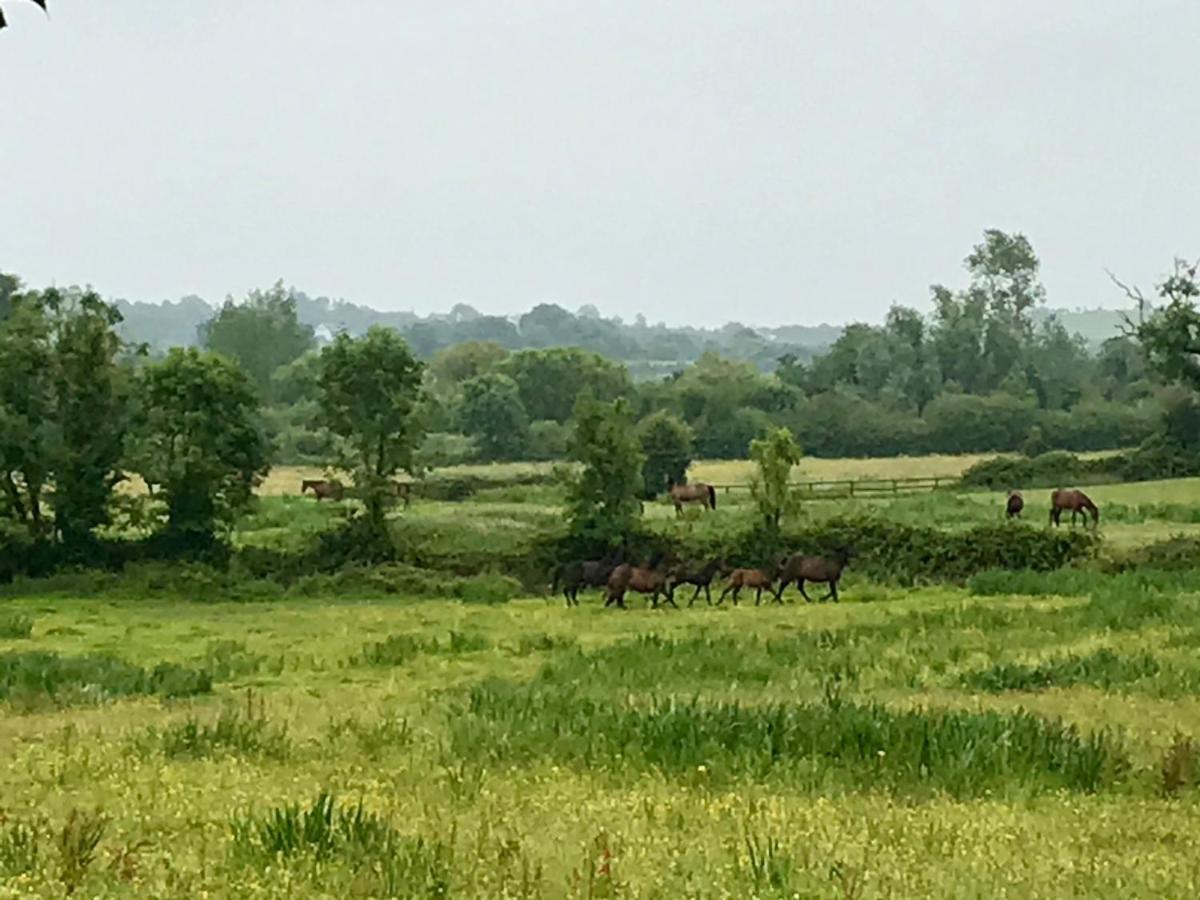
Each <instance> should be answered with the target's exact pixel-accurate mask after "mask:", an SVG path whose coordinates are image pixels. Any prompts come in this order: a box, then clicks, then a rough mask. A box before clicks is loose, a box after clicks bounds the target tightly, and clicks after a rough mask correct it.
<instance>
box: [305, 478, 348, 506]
mask: <svg viewBox="0 0 1200 900" xmlns="http://www.w3.org/2000/svg"><path fill="white" fill-rule="evenodd" d="M308 491H312V492H313V496H314V497H316V498H317V502H318V503H319V502H321V501H322V500H341V499H342V497H344V496H345V494H346V490H345V488H344V487H342V483H341V482H340V481H326V480H325V479H323V478H306V479H304V480H303V481H302V482H300V493H301V494H305V493H307V492H308Z"/></svg>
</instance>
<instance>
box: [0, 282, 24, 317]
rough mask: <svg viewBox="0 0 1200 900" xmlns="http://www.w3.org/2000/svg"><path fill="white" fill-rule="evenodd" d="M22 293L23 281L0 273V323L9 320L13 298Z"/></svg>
mask: <svg viewBox="0 0 1200 900" xmlns="http://www.w3.org/2000/svg"><path fill="white" fill-rule="evenodd" d="M19 293H21V281H20V279H19V278H17V276H15V275H6V274H5V273H4V272H0V322H3V321H4V320H5V319H7V318H8V313H9V311H10V310H11V309H12V300H13V297H15V296H17V294H19Z"/></svg>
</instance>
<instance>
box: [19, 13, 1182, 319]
mask: <svg viewBox="0 0 1200 900" xmlns="http://www.w3.org/2000/svg"><path fill="white" fill-rule="evenodd" d="M4 10H5V13H6V14H7V16H8V18H9V21H10V26H11V27H10V28H8V29H6V30H5V31H3V32H0V80H2V82H3V83H4V84H5V85H6V87H8V88H9V90H8V95H7V97H6V103H5V119H4V121H5V133H6V135H5V137H4V138H0V168H2V170H3V172H4V175H5V187H4V189H3V194H2V195H0V269H3V270H6V271H12V272H14V273H16V274H18V275H19V276H21V277H22V278H24V279H25V280H26V281H27V282H29V283H30V284H33V285H42V284H48V283H58V284H71V283H81V284H82V283H90V284H92V285H94V286H95V287H96V288H97V289H98V290H100V291H101V292H102V293H104V294H105V295H106V296H111V297H115V298H123V299H126V300H129V301H132V302H137V301H148V302H160V301H162V300H167V299H169V300H176V299H178V298H180V297H181V296H184V295H188V294H196V295H198V296H201V297H203V298H204V299H206V300H207V301H209V302H210V303H217V302H220V301H221V300H223V299H224V298H225V296H226V295H233V296H234V297H235V298H240V297H242V296H244V295H245V293H246V292H247V291H248V290H249V289H251V288H256V287H259V288H261V287H267V286H269V285H270V284H271V283H273V282H274V281H275V280H276V279H279V278H282V279H283V280H284V282H285V283H286V284H289V285H293V284H294V285H295V286H296V287H297V288H299V289H301V290H304V291H305V292H307V293H308V294H309V295H311V296H321V295H325V296H329V297H332V298H344V299H346V300H348V301H350V302H353V303H357V304H359V305H363V306H369V307H373V308H376V309H381V310H396V311H398V310H413V311H415V312H417V313H418V314H420V315H427V314H429V313H434V312H446V311H448V310H449V309H450V308H451V307H452V306H453V305H454V304H455V303H466V304H468V305H470V306H472V307H474V308H476V309H478V310H479V311H481V312H483V313H486V314H495V315H510V314H514V313H519V312H521V311H524V310H527V309H529V308H530V307H532V306H534V305H536V304H538V303H556V304H558V305H560V306H562V307H564V308H567V309H570V310H572V311H574V310H576V309H578V308H579V307H581V306H583V305H588V304H591V305H594V306H596V307H597V308H598V309H599V310H600V311H601V313H602V314H604V315H605V316H620V317H621V318H622V319H624V320H625V321H632V320H633V319H634V318H635V317H636V315H637V314H638V313H642V314H643V315H645V317H646V319H647V320H648V321H649V322H651V323H654V322H658V321H663V322H666V323H668V324H672V325H685V324H693V325H704V326H708V327H713V326H720V325H722V324H725V323H727V322H730V321H738V322H742V323H745V324H747V325H758V326H777V325H814V326H815V325H820V324H831V325H842V324H845V323H847V322H849V321H854V320H866V321H879V320H880V319H882V317H883V315H884V313H885V312H886V309H887V307H888V306H889V305H890V304H891V303H893V302H900V303H904V304H906V305H910V306H914V307H916V308H918V309H920V310H922V311H926V310H927V309H928V298H929V294H928V286H929V285H930V284H932V283H934V282H942V283H946V284H948V285H950V286H957V285H960V284H962V283H963V281H964V277H965V276H964V273H963V271H962V260H963V258H964V257H965V256H966V255H967V253H968V252H969V251H970V248H971V245H972V244H974V243H976V242H977V241H979V240H980V237H981V235H982V232H983V230H984V229H985V228H992V227H995V228H1001V229H1004V230H1008V231H1020V232H1023V233H1025V234H1026V235H1027V236H1028V237H1029V238H1030V240H1031V241H1032V243H1033V245H1034V247H1035V249H1036V250H1037V252H1038V254H1039V256H1040V257H1041V260H1042V265H1043V272H1042V274H1043V280H1044V282H1045V284H1046V288H1047V294H1048V298H1047V302H1048V306H1050V307H1055V308H1063V309H1072V310H1073V309H1089V308H1105V309H1114V308H1120V307H1122V306H1123V305H1124V303H1123V300H1124V298H1123V297H1122V296H1121V294H1120V292H1119V291H1118V290H1117V289H1116V288H1115V287H1113V286H1112V285H1111V283H1110V282H1109V280H1108V277H1107V275H1106V274H1105V271H1104V270H1105V269H1106V268H1108V269H1111V270H1113V271H1114V272H1117V273H1118V274H1119V275H1121V277H1122V278H1123V279H1124V280H1126V281H1129V282H1133V283H1137V284H1140V285H1142V286H1143V287H1144V288H1149V287H1150V286H1151V285H1152V283H1153V282H1154V281H1155V280H1157V279H1158V278H1159V277H1161V276H1162V275H1163V274H1165V273H1166V272H1167V270H1168V269H1169V267H1170V264H1171V260H1172V258H1173V257H1174V256H1176V255H1185V256H1186V255H1189V254H1190V255H1192V256H1195V255H1197V253H1198V252H1200V251H1198V250H1197V247H1198V246H1200V222H1197V221H1196V219H1195V217H1194V216H1193V215H1192V210H1193V209H1194V208H1196V206H1197V204H1198V201H1200V185H1198V183H1197V179H1196V178H1195V177H1194V175H1193V174H1192V171H1191V166H1190V165H1189V163H1190V159H1189V153H1188V149H1189V145H1190V144H1191V143H1192V142H1193V141H1192V138H1193V137H1194V135H1195V133H1196V131H1197V129H1200V125H1197V124H1196V123H1197V122H1200V117H1198V116H1197V115H1196V106H1197V105H1198V101H1197V99H1196V98H1195V93H1194V91H1193V90H1192V87H1193V86H1194V85H1195V84H1196V83H1198V76H1200V61H1197V60H1196V58H1195V54H1194V53H1193V52H1192V49H1193V48H1192V47H1191V43H1192V36H1193V35H1194V34H1195V33H1197V29H1198V27H1200V7H1197V6H1196V5H1194V4H1189V3H1184V2H1174V0H1173V2H1166V0H1158V2H1151V3H1147V4H1141V5H1139V6H1137V7H1136V8H1135V7H1133V6H1132V5H1129V4H1124V3H1116V2H1112V0H1102V2H1089V3H1084V2H1082V0H1067V2H1062V3H1058V4H1054V5H1053V6H1052V7H1047V6H1046V5H1044V4H1035V3H1033V2H1031V0H1021V2H1015V3H1011V4H1006V5H1004V6H1003V7H996V6H988V7H983V6H979V5H976V4H961V3H954V2H950V0H939V2H928V0H927V2H916V3H912V4H906V5H904V7H903V8H899V7H892V6H887V7H883V8H875V7H874V5H871V6H868V5H865V4H861V5H858V4H856V5H851V4H845V3H836V2H809V3H804V4H794V3H783V2H778V3H774V2H751V3H746V4H738V5H726V4H715V3H708V2H701V3H691V4H684V3H680V2H656V0H651V2H639V3H633V2H617V3H612V4H606V5H605V6H604V7H603V8H599V7H598V8H595V9H588V10H586V11H581V10H580V9H578V8H574V7H566V6H563V5H559V4H550V3H546V2H544V0H542V2H535V0H530V2H528V3H524V4H496V3H482V2H472V3H460V4H455V5H453V6H449V5H446V6H432V5H424V4H411V3H395V2H391V3H384V2H381V0H363V2H360V3H356V4H354V5H353V7H350V8H349V9H342V8H339V7H334V6H331V5H329V4H318V3H316V2H314V0H288V2H284V0H260V2H258V3H255V4H252V5H250V4H246V5H236V6H235V5H226V4H203V5H196V6H188V7H186V8H183V7H176V6H175V5H171V4H162V3H152V2H150V0H124V2H122V3H121V4H104V5H101V4H95V3H85V2H82V0H52V2H51V5H50V17H49V20H47V19H46V17H45V16H43V15H42V13H41V11H40V10H39V9H38V8H37V7H36V6H35V5H34V4H32V3H27V2H23V0H7V2H5V3H4Z"/></svg>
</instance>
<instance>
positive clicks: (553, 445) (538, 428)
mask: <svg viewBox="0 0 1200 900" xmlns="http://www.w3.org/2000/svg"><path fill="white" fill-rule="evenodd" d="M570 439H571V429H570V428H568V427H567V426H566V425H563V424H561V423H559V422H555V421H554V420H553V419H541V420H539V421H537V422H533V423H532V424H531V425H530V426H529V451H528V453H527V454H526V455H527V456H528V458H529V459H531V460H534V461H537V462H544V461H549V460H555V459H565V458H566V456H567V444H568V442H569V441H570Z"/></svg>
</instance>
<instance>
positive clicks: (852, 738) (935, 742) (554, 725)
mask: <svg viewBox="0 0 1200 900" xmlns="http://www.w3.org/2000/svg"><path fill="white" fill-rule="evenodd" d="M450 730H451V746H452V748H453V750H454V752H456V753H457V754H458V755H459V756H460V757H462V758H464V759H474V758H483V759H485V760H488V761H489V762H496V763H506V764H507V763H516V762H525V761H528V760H530V759H538V758H550V759H553V760H555V761H558V762H560V763H563V764H568V765H578V766H588V767H592V768H601V769H609V770H611V771H613V772H614V774H619V773H624V772H634V773H637V772H641V771H646V770H652V771H658V772H662V773H663V774H666V775H668V776H671V777H675V778H680V777H694V776H695V773H696V772H697V771H700V772H702V773H705V774H707V775H708V776H709V777H710V778H718V779H719V778H734V779H737V778H751V779H755V780H772V781H777V782H781V783H783V784H786V785H788V786H789V787H797V788H801V789H808V790H813V791H822V790H827V789H829V788H831V787H834V786H839V785H847V786H853V787H860V788H865V787H869V788H870V789H872V790H887V791H892V792H896V793H913V792H917V791H921V790H927V791H928V790H938V791H944V792H946V793H948V794H950V795H952V796H957V797H979V796H984V795H986V794H990V793H994V792H996V791H1004V790H1006V789H1008V788H1009V787H1010V786H1011V785H1012V784H1014V783H1018V784H1020V785H1021V786H1022V788H1024V789H1026V790H1030V791H1033V792H1039V791H1055V790H1061V789H1068V790H1076V791H1086V792H1091V791H1096V790H1099V789H1100V788H1102V787H1105V786H1107V785H1109V784H1111V783H1113V781H1114V780H1115V779H1116V778H1118V777H1119V776H1120V775H1121V774H1122V773H1123V772H1124V771H1125V770H1126V769H1127V768H1128V766H1129V759H1128V756H1127V754H1126V751H1125V749H1124V747H1123V746H1122V744H1121V742H1120V741H1119V740H1118V739H1116V738H1115V737H1114V736H1113V735H1111V734H1109V733H1107V732H1096V733H1092V734H1088V735H1081V734H1080V733H1079V732H1078V730H1077V729H1075V728H1074V727H1073V726H1069V725H1065V724H1063V723H1062V722H1058V721H1048V720H1045V719H1042V718H1039V717H1037V716H1034V715H1032V714H1030V713H1025V712H1016V713H999V712H962V711H947V710H920V709H918V710H903V711H896V710H892V709H889V708H887V707H885V706H882V705H877V704H858V703H852V702H848V701H843V700H840V699H838V698H836V695H835V696H831V697H830V698H829V699H828V700H827V701H826V702H825V703H820V704H784V703H778V704H776V703H766V704H755V705H743V704H741V703H737V702H720V703H705V702H702V701H700V700H683V699H680V698H676V697H669V698H664V697H653V698H650V699H649V700H646V701H643V702H638V703H636V704H635V703H620V702H614V701H609V700H601V699H593V698H591V697H588V696H586V695H583V694H581V693H579V692H578V691H577V690H576V689H574V688H573V687H570V686H567V687H561V688H560V687H555V688H549V689H548V688H539V687H529V686H524V685H514V684H509V683H504V682H495V681H493V682H490V683H485V684H482V685H478V686H476V687H474V688H472V689H471V690H470V692H469V694H468V697H467V699H466V701H465V702H464V703H462V704H461V706H459V707H458V708H456V709H455V710H453V711H452V714H451V721H450Z"/></svg>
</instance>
